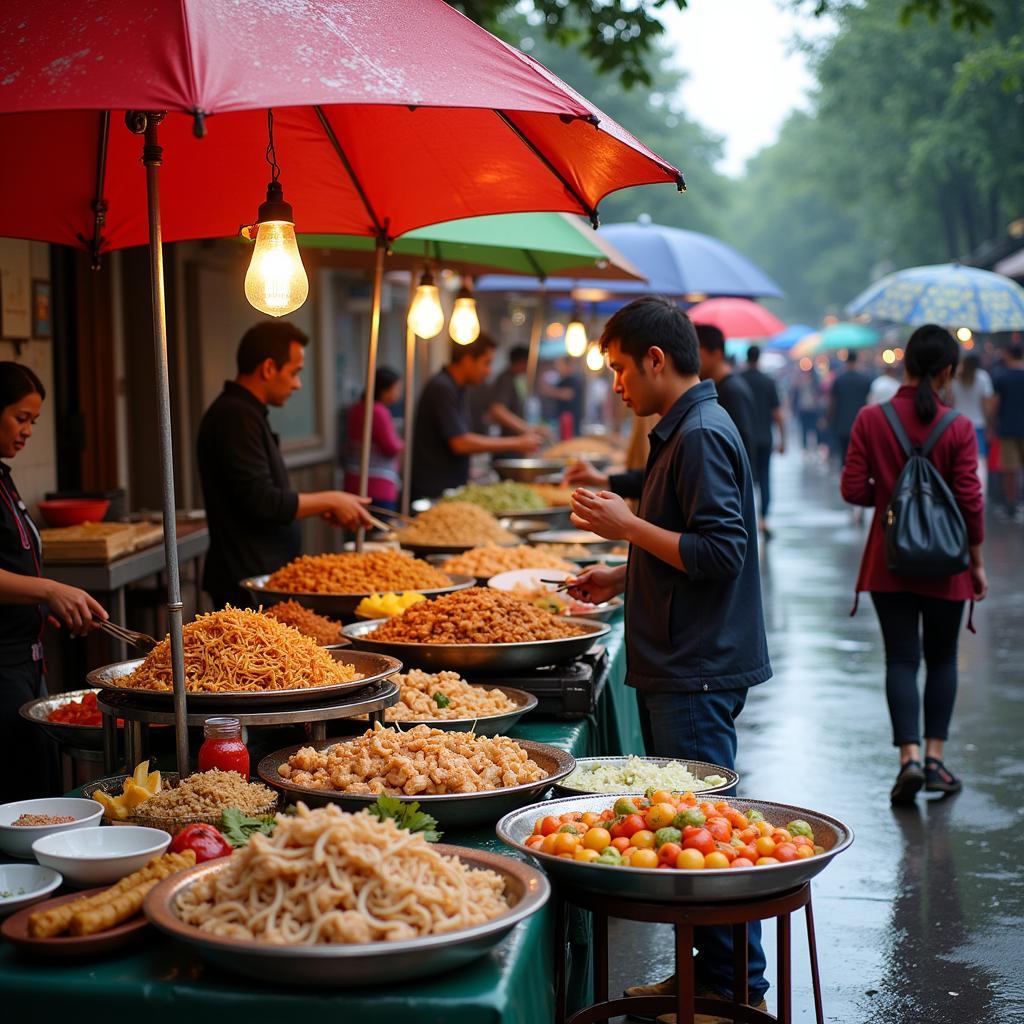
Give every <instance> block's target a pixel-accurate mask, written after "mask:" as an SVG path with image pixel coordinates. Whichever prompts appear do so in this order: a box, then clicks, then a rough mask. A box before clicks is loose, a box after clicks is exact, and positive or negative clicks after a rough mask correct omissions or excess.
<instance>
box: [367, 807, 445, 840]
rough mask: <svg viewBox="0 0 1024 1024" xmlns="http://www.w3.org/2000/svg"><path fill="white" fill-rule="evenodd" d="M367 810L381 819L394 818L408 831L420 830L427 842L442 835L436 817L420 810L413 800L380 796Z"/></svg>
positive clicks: (397, 823) (400, 826) (399, 825)
mask: <svg viewBox="0 0 1024 1024" xmlns="http://www.w3.org/2000/svg"><path fill="white" fill-rule="evenodd" d="M367 810H368V811H369V812H370V813H371V814H372V815H373V816H374V817H375V818H378V819H380V820H381V821H383V820H384V819H385V818H394V819H395V824H396V825H398V827H399V828H404V829H408V830H409V831H410V832H422V833H423V838H424V839H426V841H427V842H428V843H436V842H437V841H438V840H439V839H440V838H441V836H442V835H444V833H443V832H439V831H438V830H437V819H436V818H434V817H433V816H432V815H429V814H427V812H426V811H421V810H420V805H419V804H418V803H416V801H415V800H414V801H412V802H411V803H405V801H403V800H398V799H396V798H395V797H393V796H380V797H377V800H376V802H374V803H372V804H370V806H369V807H368V808H367Z"/></svg>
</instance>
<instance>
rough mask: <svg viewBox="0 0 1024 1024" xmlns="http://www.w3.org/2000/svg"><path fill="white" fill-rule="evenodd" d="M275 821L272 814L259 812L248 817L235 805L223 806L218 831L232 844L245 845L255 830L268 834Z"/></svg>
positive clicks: (272, 828)
mask: <svg viewBox="0 0 1024 1024" xmlns="http://www.w3.org/2000/svg"><path fill="white" fill-rule="evenodd" d="M276 823H277V821H276V818H275V817H274V815H273V814H260V815H257V816H256V817H255V818H250V817H249V816H248V815H245V814H243V813H242V812H241V811H240V810H239V809H238V808H237V807H225V808H224V810H223V811H222V812H221V815H220V826H219V827H220V831H221V834H222V835H223V836H224V838H225V839H226V840H227V841H228V842H229V843H230V844H231V845H232V846H245V845H246V844H247V843H248V842H249V839H250V838H251V837H252V836H254V835H255V834H256V833H257V832H261V833H263V835H265V836H268V835H270V833H271V832H273V831H274V825H275V824H276Z"/></svg>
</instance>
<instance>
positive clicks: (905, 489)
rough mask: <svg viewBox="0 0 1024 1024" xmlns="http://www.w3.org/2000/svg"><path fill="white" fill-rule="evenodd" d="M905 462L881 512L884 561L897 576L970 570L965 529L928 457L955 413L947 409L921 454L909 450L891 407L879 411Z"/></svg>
mask: <svg viewBox="0 0 1024 1024" xmlns="http://www.w3.org/2000/svg"><path fill="white" fill-rule="evenodd" d="M882 411H883V412H884V413H885V418H886V419H887V420H888V421H889V426H891V427H892V431H893V433H894V434H895V435H896V439H897V440H898V441H899V443H900V446H901V447H902V448H903V451H904V453H905V454H906V456H907V464H906V465H905V466H904V467H903V471H902V472H901V473H900V475H899V478H898V479H897V481H896V486H895V488H893V492H892V498H890V499H889V506H888V508H886V510H885V523H884V524H883V530H884V533H885V561H886V565H887V566H888V567H889V571H890V572H893V573H896V575H898V576H932V577H942V576H955V575H956V574H957V573H961V572H963V571H964V570H965V569H967V568H968V567H969V565H970V551H969V548H968V544H967V526H966V525H965V524H964V517H963V515H962V514H961V512H960V507H959V506H958V505H957V503H956V498H954V497H953V492H952V491H951V490H950V489H949V486H948V485H947V484H946V481H945V480H943V479H942V474H941V473H939V471H938V470H937V469H936V468H935V465H934V463H932V462H931V461H930V460H929V458H928V455H929V453H930V452H931V450H932V449H933V448H934V447H935V444H936V442H937V441H938V440H939V438H940V437H942V435H943V434H944V433H945V431H946V428H947V427H948V426H949V425H950V424H951V423H952V422H953V420H955V419H956V418H957V416H958V415H959V413H957V412H956V410H954V409H950V410H949V411H948V412H947V413H946V414H945V415H944V416H943V417H942V418H941V419H940V420H939V422H938V423H936V424H935V428H934V429H933V430H932V432H931V434H929V435H928V439H927V440H926V441H925V443H924V444H923V445H922V446H921V447H920V448H913V447H911V444H910V439H909V438H908V437H907V432H906V431H905V430H904V429H903V424H902V423H900V420H899V417H898V416H897V415H896V410H895V409H894V408H893V407H892V403H891V402H885V403H883V405H882Z"/></svg>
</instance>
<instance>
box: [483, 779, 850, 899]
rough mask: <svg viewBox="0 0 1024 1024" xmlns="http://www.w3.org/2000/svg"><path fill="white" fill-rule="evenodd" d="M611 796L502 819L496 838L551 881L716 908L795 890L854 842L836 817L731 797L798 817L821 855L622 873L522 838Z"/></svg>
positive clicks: (543, 806) (782, 820) (771, 816)
mask: <svg viewBox="0 0 1024 1024" xmlns="http://www.w3.org/2000/svg"><path fill="white" fill-rule="evenodd" d="M611 800H612V797H611V796H610V795H609V794H603V795H601V796H575V797H567V798H565V799H561V800H549V801H547V802H545V803H540V804H534V805H533V806H531V807H524V808H522V809H521V810H518V811H513V812H512V813H511V814H506V815H505V817H504V818H502V819H501V821H499V822H498V827H497V830H496V831H497V833H498V838H499V839H501V840H502V841H503V842H505V843H507V844H508V845H509V846H514V847H515V848H516V849H517V850H520V851H522V852H523V853H526V854H529V855H530V856H532V857H535V858H536V859H537V860H538V861H539V862H540V864H541V867H543V868H544V870H545V871H546V872H547V873H548V874H549V875H550V876H551V878H552V880H554V881H555V882H563V883H565V884H566V885H570V886H575V887H577V888H579V889H585V890H587V891H588V892H594V893H599V894H602V895H610V896H617V897H619V898H623V897H625V898H635V899H639V900H644V901H651V902H657V903H716V902H720V901H727V900H756V899H761V898H763V897H765V896H771V895H773V894H775V893H780V892H785V891H787V890H789V889H795V888H796V887H797V886H800V885H803V883H804V882H809V881H810V880H811V879H812V878H814V876H815V875H817V874H819V873H820V872H821V871H823V870H824V869H825V868H826V867H827V866H828V864H829V862H830V861H831V860H832V858H833V857H835V856H836V854H838V853H842V851H843V850H845V849H846V848H847V847H848V846H849V845H850V844H851V843H852V842H853V830H852V829H851V828H850V827H849V826H848V825H844V824H843V823H842V822H841V821H839V820H838V819H837V818H833V817H831V816H830V815H827V814H822V813H821V812H819V811H809V810H807V809H806V808H804V807H794V806H792V805H791V804H778V803H772V802H770V801H766V800H748V799H746V798H744V797H732V798H731V799H730V803H732V804H733V805H734V806H735V807H738V808H740V809H741V810H746V809H747V808H748V807H753V808H755V809H756V810H759V811H760V812H761V813H762V814H763V815H764V816H765V818H767V819H768V820H769V821H770V822H772V823H773V824H777V825H783V826H784V825H785V824H786V823H787V822H789V821H792V820H793V819H794V818H803V820H804V821H806V822H807V823H808V824H809V825H810V826H811V828H812V829H813V831H814V838H815V841H816V842H817V843H818V844H819V845H821V846H823V847H824V848H825V852H824V853H821V854H818V855H817V856H815V857H808V858H807V859H806V860H795V861H791V862H789V863H788V864H770V865H766V866H764V867H752V868H715V869H710V870H706V871H677V870H670V871H665V870H661V869H658V868H623V867H615V866H612V865H606V864H585V863H583V862H582V861H573V860H565V859H561V858H559V857H555V856H553V855H552V854H548V853H542V852H540V851H539V850H531V849H529V847H527V846H526V842H525V841H526V838H527V836H529V835H530V834H531V833H532V832H533V826H534V822H536V820H537V818H538V817H539V816H541V815H547V814H553V815H555V816H556V817H557V816H558V815H560V814H564V813H565V812H566V811H584V812H586V811H603V810H604V809H605V808H606V807H608V806H609V804H610V802H611Z"/></svg>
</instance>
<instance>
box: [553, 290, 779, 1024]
mask: <svg viewBox="0 0 1024 1024" xmlns="http://www.w3.org/2000/svg"><path fill="white" fill-rule="evenodd" d="M601 348H602V350H603V351H604V352H605V353H606V354H607V356H608V363H609V366H610V367H611V369H612V370H613V371H614V373H615V392H616V394H618V395H619V396H620V397H621V399H622V400H623V402H625V403H626V405H628V406H629V407H630V408H631V409H632V410H633V411H634V412H635V413H636V415H638V416H650V415H652V414H659V415H660V416H661V419H660V421H659V422H658V424H657V426H656V427H655V428H654V430H653V431H651V453H650V456H649V458H648V460H647V466H646V468H645V470H644V474H643V484H642V489H641V492H640V507H639V511H638V514H636V515H634V514H633V513H632V512H631V511H630V509H629V507H628V506H627V505H626V503H625V501H624V500H623V499H622V498H621V497H620V496H619V495H617V494H614V493H613V492H611V491H606V490H602V491H596V492H595V491H592V490H588V489H585V488H579V489H577V490H576V491H575V492H574V493H573V498H572V509H573V514H572V519H573V522H574V523H575V525H577V526H579V527H580V528H581V529H585V530H592V531H593V532H594V533H597V534H599V535H600V536H602V537H605V538H607V539H609V540H624V541H628V542H629V545H630V555H629V561H628V563H627V565H626V566H625V567H617V568H608V567H600V568H594V569H589V570H587V571H585V572H583V573H582V574H581V575H580V576H579V577H577V579H576V581H575V584H574V586H573V587H572V589H571V590H570V594H572V596H573V597H576V598H577V599H579V600H584V601H594V602H600V601H606V600H608V599H609V598H610V597H611V596H613V595H614V594H616V593H619V592H621V591H625V595H626V609H625V611H626V664H627V671H626V683H627V684H628V685H630V686H633V687H635V688H636V690H637V699H638V703H639V706H640V718H641V724H642V726H643V730H644V743H645V746H646V748H647V753H649V754H652V755H655V756H658V757H670V758H676V759H679V760H683V761H686V760H698V761H710V762H712V763H715V764H720V765H724V766H726V767H728V768H732V767H733V765H734V761H735V757H736V717H737V716H738V715H739V713H740V711H741V710H742V709H743V705H744V702H745V701H746V697H747V689H748V688H749V687H751V686H753V685H755V684H757V683H761V682H764V681H765V680H766V679H768V678H769V677H770V676H771V665H770V664H769V661H768V648H767V643H766V640H765V631H764V615H763V612H762V608H761V581H760V570H759V567H758V558H757V516H756V512H755V509H754V486H753V479H752V474H751V469H750V463H749V461H748V459H747V454H746V451H745V447H744V444H743V441H742V439H741V438H740V434H739V431H738V430H737V428H736V425H735V423H733V421H732V419H731V418H730V416H729V414H728V413H726V411H725V410H724V409H723V408H722V407H721V406H720V405H719V404H718V400H717V398H716V395H715V384H714V381H711V380H707V381H701V380H700V377H699V376H698V373H699V370H700V356H699V353H698V345H697V335H696V332H695V330H694V327H693V324H692V323H691V322H690V319H689V317H687V316H686V314H685V313H684V312H683V311H682V310H681V309H679V308H678V307H677V306H675V305H673V304H672V303H670V302H668V301H667V300H665V299H659V298H643V299H637V300H636V301H635V302H631V303H630V304H629V305H628V306H626V307H624V308H623V309H621V310H619V312H618V313H616V314H615V316H613V317H612V318H611V320H609V321H608V324H607V326H606V327H605V329H604V333H603V335H602V336H601ZM748 935H749V950H748V958H749V959H748V966H749V973H750V980H749V992H750V998H751V1002H752V1003H754V1004H760V1006H761V1008H762V1009H763V1008H764V1003H763V998H764V994H765V992H766V991H767V988H768V983H767V982H766V981H765V978H764V966H765V960H764V953H763V951H762V949H761V943H760V928H759V926H758V925H756V924H752V925H751V926H750V928H749V932H748ZM695 945H696V946H697V949H698V955H697V957H696V960H695V963H696V971H697V988H698V994H699V995H705V996H708V997H710V998H714V997H715V996H718V997H725V998H731V996H732V977H733V974H732V972H733V958H732V937H731V929H729V928H728V927H721V928H698V929H696V931H695ZM674 990H675V979H674V978H670V979H668V981H666V982H662V983H660V984H659V985H657V986H640V987H639V989H634V990H631V994H634V993H635V994H645V993H651V992H654V993H657V994H660V993H670V992H673V991H674ZM661 1019H663V1020H664V1019H671V1020H672V1021H674V1020H675V1017H674V1016H672V1017H671V1018H661ZM696 1019H697V1021H698V1022H702V1021H711V1020H716V1019H717V1018H714V1017H707V1016H704V1015H699V1014H698V1015H697V1018H696Z"/></svg>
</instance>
